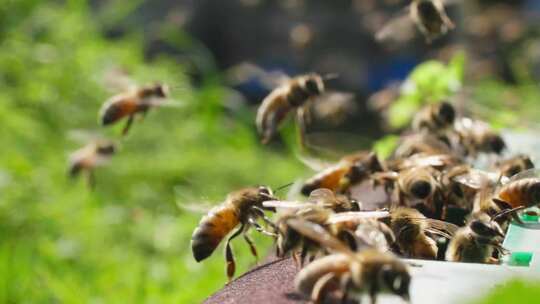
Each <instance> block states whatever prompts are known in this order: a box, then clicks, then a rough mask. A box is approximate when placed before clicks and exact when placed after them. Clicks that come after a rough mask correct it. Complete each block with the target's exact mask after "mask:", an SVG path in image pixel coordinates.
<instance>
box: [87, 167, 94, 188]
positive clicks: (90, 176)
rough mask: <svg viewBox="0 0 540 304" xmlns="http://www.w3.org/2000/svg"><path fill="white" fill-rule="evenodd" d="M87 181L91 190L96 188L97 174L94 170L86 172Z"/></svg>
mask: <svg viewBox="0 0 540 304" xmlns="http://www.w3.org/2000/svg"><path fill="white" fill-rule="evenodd" d="M86 181H87V183H88V188H89V189H90V190H94V189H95V188H96V176H95V174H94V171H93V170H88V172H87V173H86Z"/></svg>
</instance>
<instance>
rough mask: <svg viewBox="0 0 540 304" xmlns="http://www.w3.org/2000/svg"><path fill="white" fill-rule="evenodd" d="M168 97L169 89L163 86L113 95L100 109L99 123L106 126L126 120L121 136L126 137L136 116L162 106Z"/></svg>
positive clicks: (154, 85)
mask: <svg viewBox="0 0 540 304" xmlns="http://www.w3.org/2000/svg"><path fill="white" fill-rule="evenodd" d="M168 95H169V88H168V86H167V85H164V84H152V85H146V86H141V87H138V88H134V89H131V90H128V91H127V92H124V93H120V94H117V95H114V96H113V97H111V98H109V99H108V100H107V101H105V103H104V104H103V106H102V107H101V110H100V112H99V121H100V123H101V125H103V126H108V125H112V124H115V123H117V122H119V121H120V120H122V119H124V118H127V122H126V124H125V126H124V128H123V130H122V135H126V134H127V133H128V131H129V129H130V128H131V125H132V124H133V120H134V119H135V116H136V115H141V116H142V117H144V116H145V115H146V114H147V113H148V111H149V110H150V109H151V108H153V107H157V106H160V105H162V104H163V103H164V101H165V99H166V98H167V97H168Z"/></svg>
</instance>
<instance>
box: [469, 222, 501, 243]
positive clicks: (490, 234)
mask: <svg viewBox="0 0 540 304" xmlns="http://www.w3.org/2000/svg"><path fill="white" fill-rule="evenodd" d="M470 228H471V230H472V231H473V232H474V233H475V234H477V235H478V236H481V237H486V238H495V237H504V233H503V231H502V229H501V227H500V226H499V224H497V222H494V221H484V220H482V219H476V220H473V221H472V222H471V223H470Z"/></svg>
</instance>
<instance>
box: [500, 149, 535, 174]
mask: <svg viewBox="0 0 540 304" xmlns="http://www.w3.org/2000/svg"><path fill="white" fill-rule="evenodd" d="M495 168H496V170H497V171H499V172H500V174H502V175H503V176H506V177H512V176H514V175H516V174H518V173H520V172H522V171H525V170H528V169H533V168H534V163H533V162H532V160H531V158H530V157H529V156H527V155H524V154H519V155H516V156H514V157H511V158H508V159H505V160H501V161H497V163H496V164H495Z"/></svg>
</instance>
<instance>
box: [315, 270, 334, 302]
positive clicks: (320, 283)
mask: <svg viewBox="0 0 540 304" xmlns="http://www.w3.org/2000/svg"><path fill="white" fill-rule="evenodd" d="M334 277H335V274H334V273H332V272H329V273H327V274H325V275H323V276H322V277H320V278H319V279H318V280H317V282H315V285H314V286H313V290H312V291H311V300H312V301H313V303H322V300H324V292H323V291H324V287H326V285H327V284H328V283H329V282H330V281H331V280H332V279H333V278H334Z"/></svg>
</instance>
